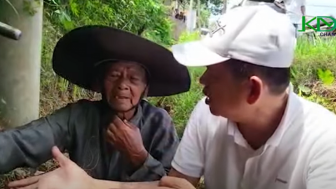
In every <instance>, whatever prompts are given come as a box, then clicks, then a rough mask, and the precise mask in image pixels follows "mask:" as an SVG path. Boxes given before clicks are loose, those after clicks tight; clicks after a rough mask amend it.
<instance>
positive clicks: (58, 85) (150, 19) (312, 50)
mask: <svg viewBox="0 0 336 189" xmlns="http://www.w3.org/2000/svg"><path fill="white" fill-rule="evenodd" d="M201 5H202V6H203V7H206V6H207V5H206V4H205V3H202V4H201ZM171 9H172V7H170V6H165V5H164V3H163V2H162V1H158V0H118V1H113V0H90V1H83V0H70V1H69V0H67V1H65V0H45V9H44V30H43V36H44V37H43V51H42V68H41V69H42V70H41V106H40V107H41V108H40V110H41V112H40V114H41V116H45V115H47V114H49V113H50V112H52V111H53V110H55V109H58V108H60V107H62V106H64V105H65V104H67V103H71V102H74V101H76V100H78V99H80V98H88V99H93V98H99V95H98V96H97V95H96V94H91V93H90V92H88V91H85V90H83V89H80V88H78V87H76V86H73V85H71V84H69V83H68V82H66V81H64V80H63V79H61V78H59V77H57V76H56V75H55V74H54V72H53V71H52V68H51V56H52V52H53V48H54V46H55V43H56V42H57V40H58V39H59V38H60V37H61V36H62V35H63V34H64V33H65V32H67V31H69V30H71V29H73V28H75V27H78V26H82V25H86V24H103V25H109V26H113V27H116V28H120V29H124V30H127V31H130V32H132V33H135V34H139V35H142V36H143V37H145V38H148V39H150V40H152V41H154V42H157V43H159V44H161V45H163V46H166V47H167V48H168V47H169V46H171V45H172V44H175V43H177V42H186V41H192V40H196V39H198V38H199V37H200V35H199V33H198V32H192V33H188V32H184V33H183V34H182V35H181V36H180V38H179V40H178V41H174V40H173V39H172V37H171V36H172V27H173V23H172V22H171V21H170V19H169V15H170V11H171ZM202 11H205V12H203V13H202V15H203V17H205V18H204V19H207V17H208V16H209V12H206V11H207V10H206V9H205V8H204V9H202ZM204 15H205V16H204ZM335 52H336V38H335V37H334V38H330V39H327V40H325V39H321V38H317V39H316V40H315V42H314V43H313V42H312V41H310V40H308V39H307V38H305V37H302V38H300V39H299V41H298V47H297V49H296V54H295V61H294V66H293V68H292V83H293V85H294V87H295V91H296V92H297V93H298V94H299V95H301V96H303V97H305V98H307V99H309V100H311V101H314V102H317V103H320V104H322V105H324V106H326V107H327V108H328V109H330V110H332V111H334V112H335V111H336V103H335V98H336V92H335V91H336V90H335V84H334V76H335V73H336V53H335ZM189 71H190V74H191V77H192V86H191V90H190V92H188V93H184V94H180V95H175V96H170V97H165V98H151V99H150V101H151V102H152V103H153V104H156V105H158V106H161V107H164V108H166V109H167V110H169V113H170V114H171V115H172V117H173V119H174V122H175V124H176V128H177V131H178V133H179V135H180V136H182V133H183V130H184V127H185V125H186V122H187V120H188V116H189V115H190V113H191V111H192V109H193V106H194V105H195V104H196V103H197V101H198V100H200V99H201V98H202V93H201V89H202V88H201V86H200V84H199V83H198V79H199V77H200V76H201V74H202V73H203V71H204V68H192V69H190V70H189ZM54 166H55V165H54V164H52V163H50V162H49V164H45V165H43V166H41V167H40V168H39V169H40V170H43V171H45V170H49V169H51V167H54ZM25 176H27V172H26V171H20V169H18V170H16V171H14V172H12V173H10V174H8V175H6V176H5V177H2V178H0V179H3V181H2V182H1V181H0V188H3V187H4V185H5V183H6V182H7V181H8V180H13V179H18V178H22V177H25Z"/></svg>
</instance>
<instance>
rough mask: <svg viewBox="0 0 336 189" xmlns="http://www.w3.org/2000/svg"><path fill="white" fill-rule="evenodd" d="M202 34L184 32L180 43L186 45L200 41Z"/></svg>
mask: <svg viewBox="0 0 336 189" xmlns="http://www.w3.org/2000/svg"><path fill="white" fill-rule="evenodd" d="M200 36H201V34H200V32H198V31H196V32H188V31H184V32H182V33H181V35H180V37H179V40H178V43H186V42H191V41H196V40H199V39H200Z"/></svg>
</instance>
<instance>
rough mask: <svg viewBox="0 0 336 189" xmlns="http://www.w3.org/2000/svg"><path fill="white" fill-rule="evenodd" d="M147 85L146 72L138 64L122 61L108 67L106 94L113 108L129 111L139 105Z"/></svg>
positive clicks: (105, 81)
mask: <svg viewBox="0 0 336 189" xmlns="http://www.w3.org/2000/svg"><path fill="white" fill-rule="evenodd" d="M146 85H147V81H146V71H145V70H144V69H143V68H142V67H141V66H140V65H139V64H138V63H135V62H126V61H121V62H118V63H114V64H112V65H111V66H109V67H108V70H107V71H106V75H105V79H104V94H105V96H106V98H107V99H106V100H107V102H108V103H109V105H110V106H111V108H113V109H114V110H116V111H120V112H123V111H128V110H130V109H131V108H132V107H134V106H135V105H137V104H138V102H139V101H140V98H141V95H142V94H143V93H144V91H145V89H146Z"/></svg>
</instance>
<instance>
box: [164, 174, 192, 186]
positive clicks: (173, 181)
mask: <svg viewBox="0 0 336 189" xmlns="http://www.w3.org/2000/svg"><path fill="white" fill-rule="evenodd" d="M159 188H160V189H161V188H162V189H163V188H165V189H166V188H171V189H196V188H195V187H194V186H193V185H192V184H191V183H190V182H188V181H187V180H186V179H182V178H177V177H169V176H166V177H163V178H162V179H161V180H160V183H159Z"/></svg>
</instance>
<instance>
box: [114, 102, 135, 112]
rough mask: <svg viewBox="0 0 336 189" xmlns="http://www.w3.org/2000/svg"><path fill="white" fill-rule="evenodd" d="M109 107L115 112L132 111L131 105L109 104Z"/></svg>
mask: <svg viewBox="0 0 336 189" xmlns="http://www.w3.org/2000/svg"><path fill="white" fill-rule="evenodd" d="M110 107H111V108H112V109H113V110H114V111H116V112H127V111H130V110H132V108H133V106H131V105H113V104H110Z"/></svg>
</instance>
